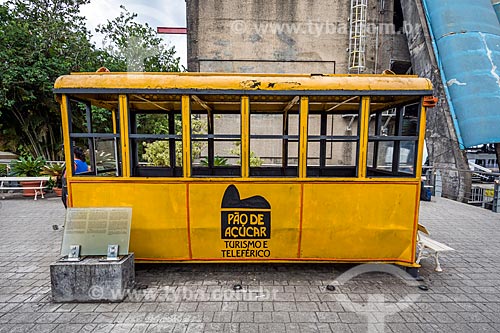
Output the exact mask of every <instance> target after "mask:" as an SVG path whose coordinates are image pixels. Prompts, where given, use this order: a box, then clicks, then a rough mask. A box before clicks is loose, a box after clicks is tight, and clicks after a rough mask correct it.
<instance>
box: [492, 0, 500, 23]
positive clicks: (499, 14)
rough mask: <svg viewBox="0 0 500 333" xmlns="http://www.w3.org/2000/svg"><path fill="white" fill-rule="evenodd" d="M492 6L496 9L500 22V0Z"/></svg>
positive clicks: (496, 0)
mask: <svg viewBox="0 0 500 333" xmlns="http://www.w3.org/2000/svg"><path fill="white" fill-rule="evenodd" d="M492 4H493V8H494V9H495V13H497V17H498V21H500V0H495V1H493V3H492Z"/></svg>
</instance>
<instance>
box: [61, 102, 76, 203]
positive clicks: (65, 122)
mask: <svg viewBox="0 0 500 333" xmlns="http://www.w3.org/2000/svg"><path fill="white" fill-rule="evenodd" d="M61 121H62V129H63V144H64V160H65V161H66V186H67V187H68V198H67V204H68V206H69V207H71V206H72V204H71V203H72V201H71V200H72V199H71V191H70V190H69V189H70V187H71V184H70V181H71V178H72V177H73V172H72V170H73V168H72V167H71V156H72V155H73V152H72V151H71V147H70V138H69V128H70V127H69V126H70V124H69V118H68V97H67V96H66V95H62V99H61Z"/></svg>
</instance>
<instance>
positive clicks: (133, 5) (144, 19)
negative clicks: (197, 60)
mask: <svg viewBox="0 0 500 333" xmlns="http://www.w3.org/2000/svg"><path fill="white" fill-rule="evenodd" d="M120 5H124V6H125V8H127V10H128V11H129V12H133V13H136V14H137V18H136V20H137V21H138V22H140V23H148V24H149V25H150V26H151V27H153V28H154V29H156V27H160V26H161V27H186V2H185V0H91V2H90V3H89V4H88V5H85V6H82V7H81V14H82V16H85V17H86V18H87V29H89V30H90V31H91V33H92V35H93V37H92V41H93V42H95V43H96V45H97V46H98V47H100V46H102V36H100V35H99V34H97V33H96V32H95V28H96V27H97V25H98V24H103V23H106V22H107V20H111V19H113V18H115V17H117V16H118V15H119V14H120ZM159 36H161V37H162V38H163V39H164V40H165V41H166V42H167V44H168V45H169V46H175V49H176V51H177V56H178V57H180V58H181V65H184V66H185V67H187V65H186V63H187V60H186V57H187V42H186V35H159Z"/></svg>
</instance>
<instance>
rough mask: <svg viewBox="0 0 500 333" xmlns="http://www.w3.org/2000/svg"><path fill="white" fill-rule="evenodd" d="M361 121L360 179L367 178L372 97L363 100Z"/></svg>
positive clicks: (365, 97)
mask: <svg viewBox="0 0 500 333" xmlns="http://www.w3.org/2000/svg"><path fill="white" fill-rule="evenodd" d="M359 121H360V126H359V133H358V135H359V156H358V177H359V178H366V155H367V154H368V129H369V126H370V97H368V96H364V97H363V98H362V99H361V114H360V116H359Z"/></svg>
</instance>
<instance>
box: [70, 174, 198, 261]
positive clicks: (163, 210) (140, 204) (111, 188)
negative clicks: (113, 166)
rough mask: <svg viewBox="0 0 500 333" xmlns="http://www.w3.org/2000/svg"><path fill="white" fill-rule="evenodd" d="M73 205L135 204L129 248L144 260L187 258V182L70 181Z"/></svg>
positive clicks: (113, 205)
mask: <svg viewBox="0 0 500 333" xmlns="http://www.w3.org/2000/svg"><path fill="white" fill-rule="evenodd" d="M70 186H71V191H72V202H73V207H132V228H131V232H130V250H131V251H132V252H134V253H135V256H136V258H138V259H145V260H148V259H149V260H160V259H169V260H188V259H189V258H190V255H189V242H188V233H187V232H186V230H187V213H186V212H187V211H186V200H187V199H186V198H187V197H186V193H187V191H186V185H185V184H154V183H153V184H152V183H151V182H148V183H139V182H133V183H94V182H83V181H82V182H81V183H79V182H73V183H71V184H70Z"/></svg>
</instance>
